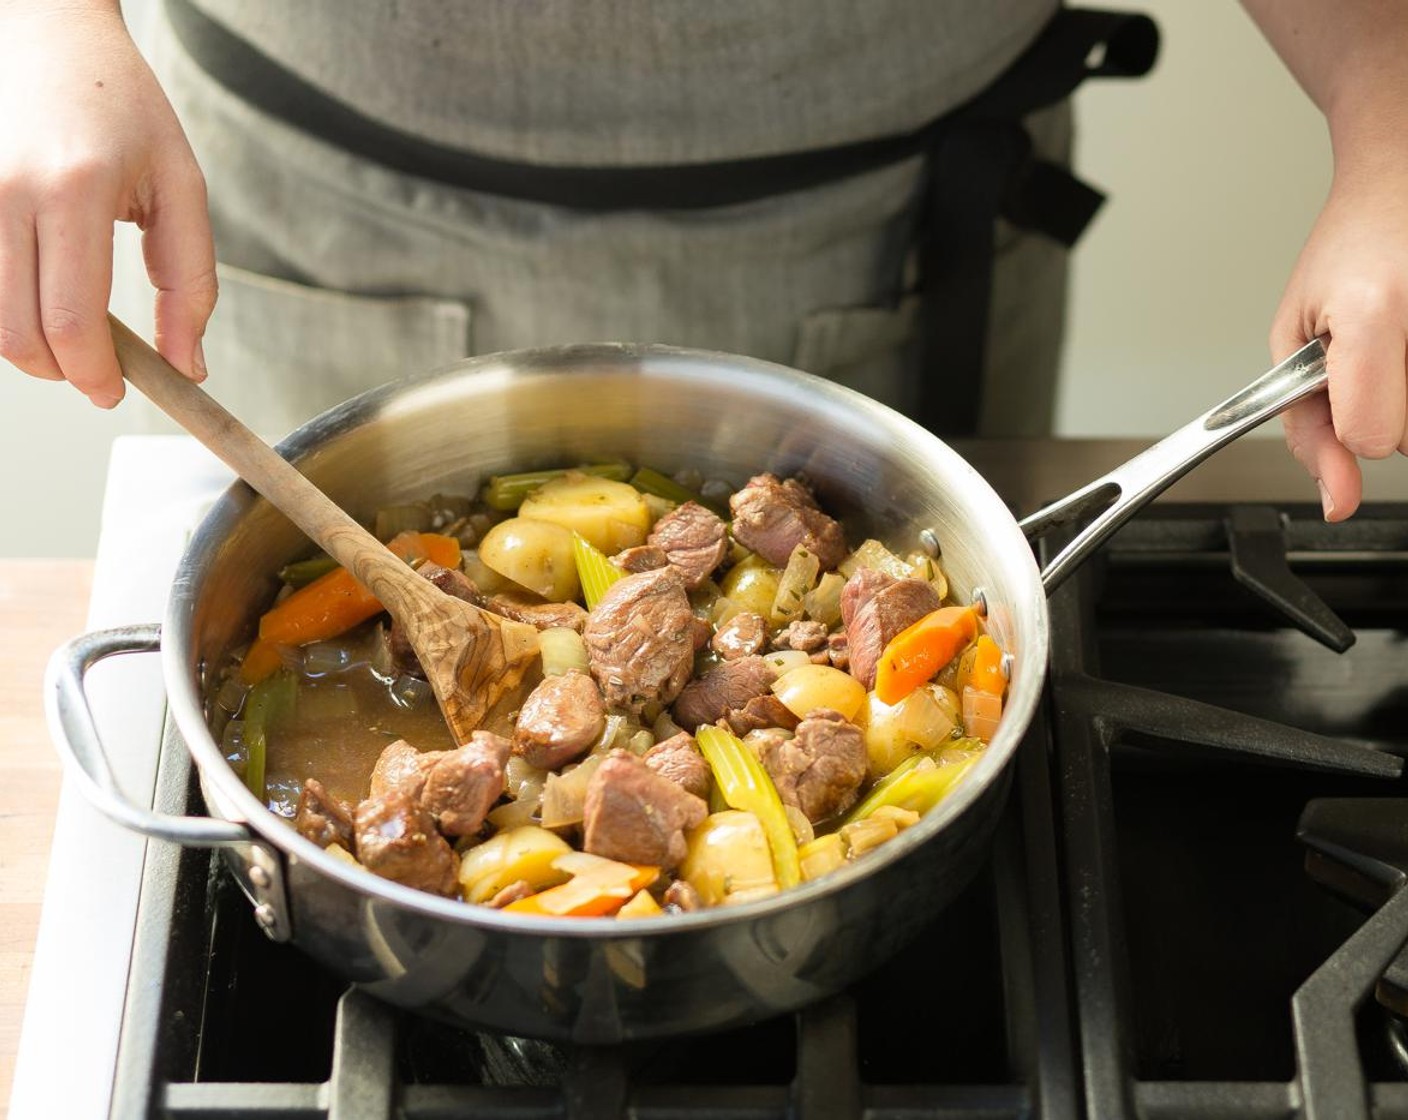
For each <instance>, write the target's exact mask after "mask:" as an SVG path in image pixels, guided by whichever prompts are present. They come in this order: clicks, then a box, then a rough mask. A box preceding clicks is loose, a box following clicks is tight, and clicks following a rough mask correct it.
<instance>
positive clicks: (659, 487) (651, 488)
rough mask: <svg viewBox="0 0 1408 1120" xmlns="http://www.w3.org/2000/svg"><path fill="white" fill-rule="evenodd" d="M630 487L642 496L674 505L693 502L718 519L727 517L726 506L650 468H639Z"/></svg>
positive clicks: (632, 477) (632, 478)
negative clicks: (650, 496) (717, 516)
mask: <svg viewBox="0 0 1408 1120" xmlns="http://www.w3.org/2000/svg"><path fill="white" fill-rule="evenodd" d="M630 481H631V485H632V486H634V487H635V488H636V489H637V490H639V491H640V492H641V493H642V494H653V495H655V497H657V498H664V499H666V500H667V501H671V502H674V503H675V504H676V505H684V503H685V502H695V503H697V504H699V505H701V506H703V507H704V508H705V509H711V510H713V511H714V512H715V513H717V514H718V515H719V516H720V517H727V516H728V506H727V505H721V504H720V503H719V502H718V501H716V500H713V499H710V498H706V497H704V495H702V494H699V493H696V492H695V491H693V490H691V489H690V488H689V487H688V486H681V485H680V484H679V483H678V482H676V481H675V480H674V479H673V478H671V477H670V476H669V475H665V474H661V473H660V472H659V471H657V470H653V469H651V468H650V467H641V468H640V470H638V471H636V473H635V474H633V475H631V480H630Z"/></svg>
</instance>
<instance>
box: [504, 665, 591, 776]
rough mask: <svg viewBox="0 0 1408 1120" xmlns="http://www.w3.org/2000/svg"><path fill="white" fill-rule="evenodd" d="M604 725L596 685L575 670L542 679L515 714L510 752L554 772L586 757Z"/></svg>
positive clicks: (589, 678)
mask: <svg viewBox="0 0 1408 1120" xmlns="http://www.w3.org/2000/svg"><path fill="white" fill-rule="evenodd" d="M605 726H606V707H605V705H604V704H603V703H602V701H601V693H600V692H599V691H598V690H597V687H596V682H595V681H593V680H592V679H591V677H589V676H587V674H586V673H579V672H577V671H576V670H575V669H573V670H570V671H569V672H566V673H562V674H559V675H558V676H552V677H544V678H543V681H542V683H541V684H539V685H538V687H537V688H535V689H533V691H532V693H530V694H529V696H528V699H527V700H525V701H524V702H523V707H522V709H521V710H520V711H519V713H518V725H517V727H516V728H515V729H514V732H513V749H514V752H515V753H516V754H521V755H522V756H523V758H524V760H525V761H527V763H528V764H529V765H530V766H536V767H538V769H540V770H556V769H557V768H558V767H560V766H565V765H566V764H567V763H569V762H571V761H572V760H573V759H574V758H579V757H580V756H582V755H584V754H586V752H587V751H588V750H589V749H590V748H591V745H592V744H593V743H595V742H596V741H597V739H598V738H599V737H600V736H601V732H602V729H603V728H604V727H605Z"/></svg>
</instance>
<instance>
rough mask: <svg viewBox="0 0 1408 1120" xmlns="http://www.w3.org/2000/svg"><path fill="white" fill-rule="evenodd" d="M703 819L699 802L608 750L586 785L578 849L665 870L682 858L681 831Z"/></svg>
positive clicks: (635, 761)
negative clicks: (579, 846) (607, 753)
mask: <svg viewBox="0 0 1408 1120" xmlns="http://www.w3.org/2000/svg"><path fill="white" fill-rule="evenodd" d="M708 815H709V806H708V805H707V804H705V802H704V799H703V798H700V797H695V796H694V794H692V793H689V792H687V791H685V790H684V789H682V788H681V787H680V786H679V785H677V784H676V783H674V782H672V781H670V779H669V778H666V777H663V776H662V775H660V774H657V773H656V772H655V771H654V770H652V769H651V768H650V767H649V766H647V765H646V764H645V763H644V762H642V761H641V760H640V759H638V758H637V757H636V756H635V755H633V754H631V752H630V751H623V750H614V751H612V752H611V753H610V754H609V755H607V756H606V760H605V761H604V762H603V763H602V764H601V765H600V766H599V767H597V771H596V773H595V774H593V775H592V780H591V781H590V782H588V783H587V798H586V804H585V807H584V809H583V824H582V837H583V844H582V846H583V848H585V850H586V851H588V852H591V853H592V854H593V855H598V856H603V857H605V858H606V859H615V860H620V861H622V862H623V863H639V864H647V865H649V866H651V867H661V868H665V869H666V870H668V869H669V868H672V867H674V866H676V865H677V864H678V863H679V862H680V861H681V860H682V859H684V857H685V852H686V850H687V844H686V842H685V837H684V834H685V832H687V831H688V830H689V829H691V828H694V827H696V826H697V825H700V824H702V823H703V822H704V818H705V817H707V816H708Z"/></svg>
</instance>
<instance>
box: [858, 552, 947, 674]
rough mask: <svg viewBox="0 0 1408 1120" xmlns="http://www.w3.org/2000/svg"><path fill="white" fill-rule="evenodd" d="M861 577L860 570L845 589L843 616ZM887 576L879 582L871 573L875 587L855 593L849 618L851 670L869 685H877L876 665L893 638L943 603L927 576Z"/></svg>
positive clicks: (869, 584)
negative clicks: (848, 592)
mask: <svg viewBox="0 0 1408 1120" xmlns="http://www.w3.org/2000/svg"><path fill="white" fill-rule="evenodd" d="M866 570H867V569H862V571H866ZM859 578H860V572H857V573H856V575H855V576H853V577H852V578H851V579H850V580H848V581H847V583H846V586H845V587H843V588H842V589H841V610H842V615H843V617H844V616H845V615H846V602H847V595H846V593H847V591H849V590H850V587H851V584H852V583H854V582H855V581H856V580H857V579H859ZM883 578H884V579H886V580H889V582H888V583H885V584H879V583H878V582H877V581H875V580H874V579H873V577H867V585H868V586H869V587H870V588H873V590H872V591H870V593H869V594H868V595H860V596H853V597H852V609H851V611H850V614H849V620H848V621H847V622H846V644H847V648H848V650H849V652H850V673H851V676H853V677H855V678H856V680H858V681H860V683H861V684H863V685H865V687H866V688H868V689H869V688H874V687H875V667H876V666H877V665H878V664H879V663H880V655H881V654H882V653H884V652H885V646H886V645H887V644H888V643H889V641H890V639H891V638H893V637H894V636H895V635H896V634H898V633H899V632H900V631H901V630H903V629H905V628H906V627H908V626H911V625H913V624H914V623H916V622H918V621H919V620H920V619H921V618H923V617H924V616H925V615H926V614H929V613H930V612H931V611H936V610H938V609H939V607H941V606H942V605H943V600H941V599H940V598H939V593H938V591H936V590H935V589H934V585H933V584H931V583H929V582H927V581H926V580H922V579H891V578H890V577H889V576H885V577H883Z"/></svg>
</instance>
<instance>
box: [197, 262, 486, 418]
mask: <svg viewBox="0 0 1408 1120" xmlns="http://www.w3.org/2000/svg"><path fill="white" fill-rule="evenodd" d="M218 272H219V277H220V299H219V302H218V304H217V306H216V309H215V314H214V315H213V316H212V317H211V320H210V326H209V328H208V329H207V330H206V334H205V343H204V345H205V361H206V368H207V369H209V370H210V378H209V380H207V381H206V383H205V388H206V389H207V390H208V391H209V392H210V394H211V395H212V396H213V397H215V398H216V399H217V400H219V401H220V402H221V403H222V404H223V405H225V407H227V408H228V409H230V411H231V412H233V413H234V414H235V415H236V416H238V417H239V418H240V419H241V420H243V421H244V422H245V423H246V424H247V425H248V426H249V427H251V428H253V429H254V430H255V431H257V432H259V433H260V434H261V435H264V436H267V437H282V436H283V435H285V434H286V433H288V432H289V431H291V430H292V429H293V428H296V427H298V425H300V424H302V423H303V422H304V421H306V420H309V419H311V418H312V417H314V416H316V415H317V414H318V413H320V412H323V411H325V410H327V409H329V408H331V407H333V406H334V405H337V404H341V403H342V402H343V401H345V400H347V399H348V398H349V397H353V396H355V395H356V394H358V393H360V392H362V391H363V390H365V389H371V388H374V387H375V386H377V385H381V384H383V383H385V382H387V381H391V380H394V379H395V378H398V377H402V376H405V375H407V374H414V373H424V372H426V371H427V370H432V369H435V368H437V367H439V366H444V365H448V364H449V363H451V362H453V361H456V360H457V359H459V358H463V357H465V356H466V355H467V354H468V353H469V348H470V309H469V306H468V305H467V304H464V303H461V302H459V301H457V300H449V299H439V298H433V297H428V296H401V297H392V298H381V297H372V296H360V295H349V294H347V293H345V292H338V291H331V290H328V289H322V288H310V287H307V286H306V285H303V284H296V283H293V282H291V281H288V280H281V279H277V278H274V277H270V276H262V275H259V274H258V273H254V272H249V271H246V270H245V269H241V268H234V267H232V266H230V265H220V266H219V268H218Z"/></svg>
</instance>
